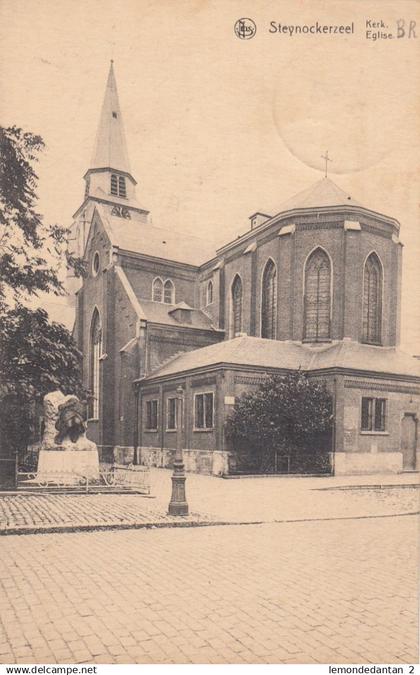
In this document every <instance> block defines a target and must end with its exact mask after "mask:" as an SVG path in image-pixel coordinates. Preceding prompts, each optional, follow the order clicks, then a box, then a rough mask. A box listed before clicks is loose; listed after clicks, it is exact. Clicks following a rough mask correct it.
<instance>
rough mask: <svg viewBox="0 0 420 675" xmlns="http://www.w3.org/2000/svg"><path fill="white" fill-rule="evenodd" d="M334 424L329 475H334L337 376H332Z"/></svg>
mask: <svg viewBox="0 0 420 675" xmlns="http://www.w3.org/2000/svg"><path fill="white" fill-rule="evenodd" d="M333 415H334V424H333V429H332V453H331V475H332V476H335V453H336V450H337V447H336V440H337V432H336V426H337V378H336V377H334V405H333Z"/></svg>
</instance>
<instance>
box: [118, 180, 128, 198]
mask: <svg viewBox="0 0 420 675" xmlns="http://www.w3.org/2000/svg"><path fill="white" fill-rule="evenodd" d="M118 194H119V196H120V197H126V196H127V191H126V188H125V178H124V176H118Z"/></svg>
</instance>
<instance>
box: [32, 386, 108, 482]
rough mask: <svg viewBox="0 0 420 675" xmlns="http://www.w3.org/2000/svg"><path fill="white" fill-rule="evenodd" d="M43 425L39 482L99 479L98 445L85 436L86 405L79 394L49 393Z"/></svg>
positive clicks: (45, 398) (45, 403)
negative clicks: (78, 396) (79, 397)
mask: <svg viewBox="0 0 420 675" xmlns="http://www.w3.org/2000/svg"><path fill="white" fill-rule="evenodd" d="M44 424H45V429H44V434H43V438H42V443H41V449H40V451H39V457H38V469H37V481H38V482H54V483H60V484H61V485H74V484H77V483H78V482H79V481H80V480H81V479H82V480H83V479H86V478H88V479H89V480H93V479H99V455H98V448H97V447H96V444H95V443H93V442H92V441H90V440H89V439H88V438H86V425H85V407H84V405H83V403H82V402H81V401H80V400H79V399H78V398H77V396H73V395H68V396H66V395H64V394H63V393H62V392H61V391H53V392H50V393H49V394H47V395H46V396H45V397H44Z"/></svg>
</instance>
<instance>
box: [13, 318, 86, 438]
mask: <svg viewBox="0 0 420 675" xmlns="http://www.w3.org/2000/svg"><path fill="white" fill-rule="evenodd" d="M0 381H1V382H2V385H3V392H2V393H3V401H2V405H1V409H0V429H2V430H3V432H4V434H5V436H7V438H8V441H9V443H10V444H11V449H13V450H14V451H23V450H24V449H25V447H26V445H27V444H28V442H30V441H32V440H34V438H36V435H37V429H36V427H37V413H38V412H39V404H40V403H41V402H42V399H43V397H44V396H45V394H47V393H48V392H50V391H54V390H56V389H61V390H62V391H63V393H65V394H70V393H72V394H76V396H81V397H82V398H83V396H84V393H85V392H84V390H83V386H82V383H81V354H80V352H79V351H78V349H77V347H76V345H75V343H74V341H73V339H72V336H71V334H70V333H69V331H68V330H67V329H66V328H65V327H64V326H63V325H61V324H60V323H55V322H50V321H49V319H48V314H47V312H45V311H44V310H43V309H37V310H31V309H28V308H26V307H23V306H21V305H20V306H17V307H16V308H15V309H12V310H9V311H8V312H7V313H6V314H5V315H4V316H3V319H2V321H1V323H0Z"/></svg>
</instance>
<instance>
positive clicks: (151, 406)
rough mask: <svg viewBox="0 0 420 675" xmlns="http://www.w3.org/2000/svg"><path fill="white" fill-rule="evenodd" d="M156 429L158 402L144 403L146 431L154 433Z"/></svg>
mask: <svg viewBox="0 0 420 675" xmlns="http://www.w3.org/2000/svg"><path fill="white" fill-rule="evenodd" d="M157 428H158V401H157V399H153V400H151V401H146V429H147V431H156V430H157Z"/></svg>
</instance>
